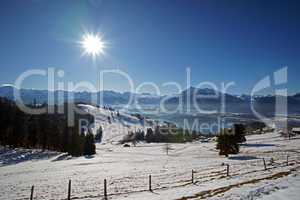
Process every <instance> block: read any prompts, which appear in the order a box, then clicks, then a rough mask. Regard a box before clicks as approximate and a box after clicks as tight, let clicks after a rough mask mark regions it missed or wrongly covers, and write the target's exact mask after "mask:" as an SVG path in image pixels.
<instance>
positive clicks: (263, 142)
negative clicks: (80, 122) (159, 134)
mask: <svg viewBox="0 0 300 200" xmlns="http://www.w3.org/2000/svg"><path fill="white" fill-rule="evenodd" d="M97 112H98V111H97ZM100 113H103V114H102V115H104V116H107V115H105V112H104V111H101V112H100ZM98 116H99V117H101V116H100V114H99V115H98ZM104 118H105V117H104ZM104 121H105V120H104ZM247 139H248V142H247V144H246V145H243V146H242V147H241V153H240V154H239V155H235V156H230V157H229V158H225V157H220V156H219V155H218V152H217V151H216V150H215V143H214V142H208V143H198V142H194V143H186V144H172V145H171V147H172V150H171V151H170V152H169V155H166V153H165V151H164V144H143V143H140V144H138V145H137V146H136V147H130V148H124V147H122V146H121V145H112V144H111V143H107V144H105V145H102V144H97V155H95V157H93V158H85V157H79V158H70V157H68V156H66V155H65V154H59V155H51V156H49V157H48V158H46V157H43V158H42V159H40V160H39V159H34V160H24V161H21V162H17V163H18V164H14V162H9V161H8V160H6V163H7V164H6V165H3V166H2V167H0V199H1V200H11V199H16V200H18V199H28V197H29V195H30V187H31V185H35V194H34V197H35V199H39V200H40V199H47V200H48V199H55V200H56V199H65V198H66V197H67V187H68V180H69V179H71V180H72V198H74V199H102V198H103V180H104V179H105V178H106V179H107V181H108V194H109V199H117V200H119V199H130V200H131V199H134V200H143V199H144V200H156V199H157V200H158V199H159V200H169V199H171V200H172V199H174V200H175V199H220V200H221V199H230V200H231V199H261V198H263V199H273V198H271V197H274V198H275V196H276V197H279V198H282V197H283V196H284V195H285V194H286V193H289V196H286V198H285V199H287V197H288V199H298V195H297V192H296V188H297V186H299V177H300V171H299V170H300V162H299V158H300V155H299V154H300V137H298V138H294V139H293V140H287V139H285V138H282V137H280V136H279V135H278V134H276V133H269V134H264V135H252V136H248V137H247ZM16 152H18V150H16ZM16 152H11V153H12V154H15V153H16ZM287 154H288V155H289V156H290V157H289V159H290V162H289V166H287V165H286V155H287ZM7 155H8V154H6V156H5V158H6V159H8V156H7ZM11 157H12V158H14V157H15V156H13V155H12V156H11ZM262 158H265V159H266V161H267V165H268V166H267V167H268V170H264V165H263V162H262ZM271 158H273V159H274V161H275V162H274V163H270V159H271ZM0 159H1V156H0ZM222 163H228V164H230V176H229V177H227V176H226V166H224V165H222ZM192 169H193V170H195V171H196V173H195V175H194V176H195V183H194V184H192V183H191V171H192ZM149 174H151V175H152V188H153V189H154V191H153V192H149V191H147V189H148V176H149ZM297 184H298V185H297ZM289 191H291V192H289Z"/></svg>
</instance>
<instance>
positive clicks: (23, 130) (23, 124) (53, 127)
mask: <svg viewBox="0 0 300 200" xmlns="http://www.w3.org/2000/svg"><path fill="white" fill-rule="evenodd" d="M44 106H45V107H46V108H47V105H42V106H39V108H41V107H44ZM61 106H63V108H64V109H65V111H64V112H63V114H61V113H58V112H54V113H53V114H49V113H46V114H40V115H32V114H27V113H24V112H23V111H21V110H20V109H19V108H18V107H17V105H16V104H15V102H13V101H10V100H7V99H5V98H0V144H1V145H3V146H9V147H11V148H17V147H24V148H39V149H42V150H54V151H60V152H68V153H69V154H70V155H72V156H81V155H92V154H95V149H96V148H95V139H94V135H93V134H92V133H91V131H90V130H89V131H87V132H84V131H83V130H79V119H85V120H87V121H88V122H89V123H93V122H94V117H93V116H92V115H90V114H88V113H84V114H78V113H76V112H75V116H74V122H75V125H74V126H72V127H69V126H68V116H67V113H68V112H67V108H68V106H67V104H66V103H65V104H64V105H61ZM32 107H35V105H32ZM58 109H59V106H57V105H55V106H54V110H55V111H58Z"/></svg>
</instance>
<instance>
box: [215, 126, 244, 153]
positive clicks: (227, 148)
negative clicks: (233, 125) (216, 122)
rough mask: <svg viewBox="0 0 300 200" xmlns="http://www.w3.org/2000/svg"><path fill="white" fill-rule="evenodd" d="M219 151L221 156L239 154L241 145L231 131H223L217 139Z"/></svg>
mask: <svg viewBox="0 0 300 200" xmlns="http://www.w3.org/2000/svg"><path fill="white" fill-rule="evenodd" d="M217 149H219V154H220V155H225V156H226V157H228V155H229V154H237V153H239V144H238V142H237V140H236V137H235V135H234V134H232V133H231V132H230V131H229V130H227V129H225V130H223V131H222V132H221V133H220V134H219V136H218V138H217Z"/></svg>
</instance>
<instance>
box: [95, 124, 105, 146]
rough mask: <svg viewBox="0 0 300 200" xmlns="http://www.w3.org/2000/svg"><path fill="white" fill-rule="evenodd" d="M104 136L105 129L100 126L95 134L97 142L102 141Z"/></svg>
mask: <svg viewBox="0 0 300 200" xmlns="http://www.w3.org/2000/svg"><path fill="white" fill-rule="evenodd" d="M102 136H103V129H102V126H100V127H99V128H98V129H97V133H96V136H95V140H96V141H97V142H101V141H102Z"/></svg>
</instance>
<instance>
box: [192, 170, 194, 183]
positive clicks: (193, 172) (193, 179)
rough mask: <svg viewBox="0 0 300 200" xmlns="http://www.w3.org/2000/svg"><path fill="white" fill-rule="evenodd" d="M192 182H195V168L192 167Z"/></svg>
mask: <svg viewBox="0 0 300 200" xmlns="http://www.w3.org/2000/svg"><path fill="white" fill-rule="evenodd" d="M192 183H194V170H193V169H192Z"/></svg>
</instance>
